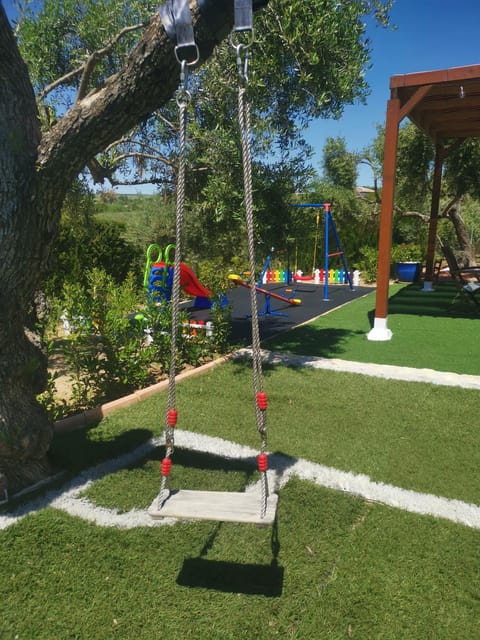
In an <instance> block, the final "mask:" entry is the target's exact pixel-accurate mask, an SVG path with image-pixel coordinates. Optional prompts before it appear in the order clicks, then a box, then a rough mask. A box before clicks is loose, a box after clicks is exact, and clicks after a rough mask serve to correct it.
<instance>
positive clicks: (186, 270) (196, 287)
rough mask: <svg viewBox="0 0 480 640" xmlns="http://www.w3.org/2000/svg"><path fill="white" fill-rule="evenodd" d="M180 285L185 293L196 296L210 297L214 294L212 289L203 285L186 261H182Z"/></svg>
mask: <svg viewBox="0 0 480 640" xmlns="http://www.w3.org/2000/svg"><path fill="white" fill-rule="evenodd" d="M180 286H181V287H182V289H183V290H184V291H185V293H188V295H190V296H195V298H209V297H210V296H211V294H212V292H211V291H209V290H208V289H207V288H206V287H204V286H203V284H202V283H201V282H200V280H199V279H198V278H197V276H196V275H195V273H194V272H193V271H192V269H190V267H189V266H188V264H185V263H184V262H181V263H180Z"/></svg>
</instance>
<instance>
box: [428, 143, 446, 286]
mask: <svg viewBox="0 0 480 640" xmlns="http://www.w3.org/2000/svg"><path fill="white" fill-rule="evenodd" d="M445 156H446V153H445V147H443V145H437V146H436V150H435V168H434V172H433V185H432V205H431V208H430V224H429V227H428V244H427V263H426V266H425V279H424V283H423V291H432V290H433V288H432V283H433V267H434V262H435V245H436V240H437V227H438V207H439V204H440V189H441V186H442V168H443V161H444V159H445Z"/></svg>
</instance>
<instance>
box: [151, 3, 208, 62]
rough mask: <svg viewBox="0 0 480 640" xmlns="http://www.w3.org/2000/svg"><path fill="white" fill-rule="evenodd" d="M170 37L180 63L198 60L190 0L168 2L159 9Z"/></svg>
mask: <svg viewBox="0 0 480 640" xmlns="http://www.w3.org/2000/svg"><path fill="white" fill-rule="evenodd" d="M158 11H159V13H160V18H161V19H162V24H163V26H164V28H165V31H166V32H167V34H168V37H169V38H170V40H171V41H172V42H175V45H176V46H175V55H176V56H177V59H178V61H179V62H181V61H182V60H187V61H188V63H189V64H194V63H195V62H197V60H198V48H197V45H196V43H195V36H194V34H193V24H192V13H191V11H190V3H189V0H167V2H166V3H165V4H163V5H161V6H160V7H159V9H158Z"/></svg>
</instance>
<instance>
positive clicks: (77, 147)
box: [37, 6, 231, 186]
mask: <svg viewBox="0 0 480 640" xmlns="http://www.w3.org/2000/svg"><path fill="white" fill-rule="evenodd" d="M192 13H193V24H194V31H195V36H196V42H197V44H198V47H199V51H200V62H204V61H205V60H206V59H207V58H208V57H209V56H210V55H211V53H212V51H213V49H214V47H215V45H216V44H217V38H216V36H215V34H213V33H212V32H211V31H210V30H209V27H208V25H207V24H206V23H205V20H204V19H203V18H202V16H201V15H200V14H199V11H198V8H197V7H196V6H195V7H193V9H192ZM227 20H231V17H230V18H229V19H227ZM179 73H180V65H179V64H178V62H177V60H176V58H175V54H174V43H173V42H172V41H171V40H170V39H169V38H168V36H167V34H166V32H165V30H164V28H163V26H162V24H161V21H160V16H159V15H158V14H156V15H154V16H153V18H152V20H151V21H150V24H149V26H148V27H147V29H146V31H145V33H144V35H143V36H142V38H141V39H140V41H139V43H138V45H137V46H136V47H135V48H134V49H133V51H132V52H131V53H130V54H129V55H128V56H127V58H126V61H125V64H124V66H123V68H122V69H121V70H120V71H119V72H118V73H116V74H115V75H113V76H111V77H110V78H108V79H107V80H106V82H105V84H104V85H103V87H101V88H99V89H96V90H94V91H91V92H90V93H89V94H88V95H87V96H85V97H84V98H82V99H81V100H79V101H78V102H77V103H76V104H75V105H74V106H73V107H72V108H71V109H70V110H69V111H68V112H67V113H66V114H65V116H64V117H63V118H62V119H61V120H59V121H58V123H57V124H56V125H55V126H54V127H53V128H52V129H51V130H50V131H49V132H47V133H46V134H45V135H44V137H43V139H42V141H41V143H40V146H39V152H38V161H37V171H39V172H40V173H41V174H42V175H43V176H45V177H47V176H49V177H50V178H51V179H52V180H55V181H56V182H57V184H58V186H60V185H59V181H60V180H61V181H62V182H63V183H64V184H70V183H71V181H72V180H73V179H74V178H75V176H77V175H78V174H79V173H80V172H81V171H82V169H83V168H84V167H85V165H86V164H87V162H89V160H90V159H91V158H93V157H94V156H96V155H97V154H98V153H100V152H101V151H103V150H104V149H105V148H106V147H107V146H108V145H109V144H111V143H112V142H113V141H114V140H116V139H117V138H118V137H119V135H120V136H122V135H124V134H125V133H127V132H128V131H129V130H130V129H132V128H133V127H134V126H135V125H136V124H137V123H138V122H139V121H140V120H142V119H143V118H146V117H148V116H150V115H151V114H152V113H153V112H154V111H156V110H157V109H158V108H159V107H160V106H162V105H164V104H166V102H167V101H168V100H170V98H171V96H172V95H173V94H174V92H175V89H176V88H177V86H178V82H179Z"/></svg>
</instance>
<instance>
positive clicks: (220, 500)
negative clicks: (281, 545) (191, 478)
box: [148, 490, 278, 527]
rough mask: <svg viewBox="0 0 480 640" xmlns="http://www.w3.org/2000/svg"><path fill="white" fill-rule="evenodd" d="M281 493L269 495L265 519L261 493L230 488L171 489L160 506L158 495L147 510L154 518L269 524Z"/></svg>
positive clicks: (271, 521) (274, 513)
mask: <svg viewBox="0 0 480 640" xmlns="http://www.w3.org/2000/svg"><path fill="white" fill-rule="evenodd" d="M277 503H278V495H277V494H276V493H272V494H271V495H269V496H268V498H267V509H266V512H265V515H264V516H263V518H262V517H261V513H260V498H259V495H258V493H255V492H249V493H232V492H227V491H184V490H182V491H170V494H169V496H168V497H167V498H166V500H164V502H163V503H162V505H161V508H159V505H158V497H157V498H155V500H154V501H153V502H152V504H151V505H150V507H149V509H148V513H149V515H150V516H151V517H152V518H154V519H161V518H179V519H181V520H214V521H217V522H239V523H250V524H256V525H261V526H265V527H266V526H269V525H271V524H273V522H274V521H275V516H276V511H277Z"/></svg>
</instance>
